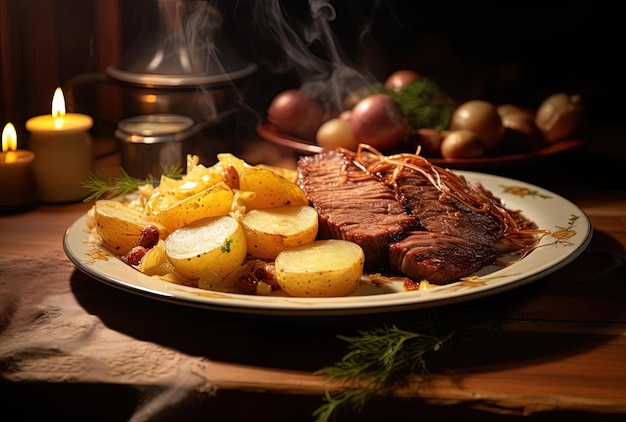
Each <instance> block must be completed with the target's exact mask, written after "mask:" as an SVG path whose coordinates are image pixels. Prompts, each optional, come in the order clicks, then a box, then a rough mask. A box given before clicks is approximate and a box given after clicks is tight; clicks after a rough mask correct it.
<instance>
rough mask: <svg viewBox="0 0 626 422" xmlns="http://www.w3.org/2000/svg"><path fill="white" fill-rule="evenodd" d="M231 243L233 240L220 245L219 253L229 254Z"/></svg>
mask: <svg viewBox="0 0 626 422" xmlns="http://www.w3.org/2000/svg"><path fill="white" fill-rule="evenodd" d="M232 243H233V239H227V240H226V242H224V244H223V245H222V248H221V249H220V251H221V252H222V253H229V252H230V245H231V244H232Z"/></svg>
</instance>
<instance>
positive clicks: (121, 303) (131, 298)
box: [0, 138, 626, 421]
mask: <svg viewBox="0 0 626 422" xmlns="http://www.w3.org/2000/svg"><path fill="white" fill-rule="evenodd" d="M621 140H623V138H622V139H621ZM264 148H265V147H264ZM267 148H268V149H267V151H269V152H267V151H266V152H267V154H270V155H271V156H272V157H273V159H274V161H276V158H278V159H280V160H283V159H285V160H287V161H288V159H289V154H287V156H285V152H284V151H271V148H269V147H267ZM620 148H621V149H620V151H623V147H620ZM252 150H254V151H256V153H257V154H258V151H259V150H258V149H254V148H253V149H252ZM272 154H273V155H272ZM276 154H277V155H276ZM255 157H259V156H258V155H255ZM118 159H119V158H118V157H117V156H115V155H113V156H108V157H106V158H104V159H102V160H100V162H99V165H100V166H102V167H103V168H109V169H112V168H115V166H117V165H118V164H119V161H117V160H118ZM263 159H264V157H263V155H262V154H261V156H260V158H259V160H263ZM598 163H604V164H608V165H607V166H606V167H605V168H604V170H594V169H593V166H595V165H597V164H598ZM624 164H626V161H624V158H623V156H621V157H620V156H615V155H610V154H606V153H605V152H603V150H601V152H600V153H598V151H596V150H595V149H594V148H592V149H591V152H590V151H589V150H587V151H582V152H576V153H574V154H572V155H566V156H564V157H559V158H558V159H554V160H546V161H545V162H542V163H537V164H536V165H533V166H532V167H531V168H526V167H525V168H508V169H503V170H502V171H501V174H503V175H506V176H511V177H515V178H518V179H522V180H525V181H529V182H531V183H535V184H538V185H541V186H543V187H546V188H547V189H551V190H553V191H554V192H556V193H559V194H561V195H562V196H564V197H566V198H567V199H569V200H570V201H572V202H573V203H575V204H576V205H578V206H579V207H580V208H581V209H582V210H583V211H584V212H585V213H586V214H587V215H588V216H589V218H590V220H591V223H592V225H593V230H594V235H593V239H592V241H591V243H590V245H589V246H588V248H587V249H586V250H585V251H584V252H583V253H582V254H581V255H580V256H579V257H578V258H577V259H575V260H574V261H573V262H571V263H570V264H568V265H567V266H566V267H564V268H563V269H561V270H559V271H557V272H555V273H553V274H551V275H549V276H547V277H545V278H543V279H541V280H538V281H536V282H533V283H531V284H529V285H526V286H524V287H520V288H518V289H515V290H513V291H510V292H506V293H502V294H498V295H496V296H493V297H489V298H484V299H479V300H477V301H475V302H473V303H472V304H471V306H472V309H474V310H479V311H481V312H485V313H486V314H489V313H492V314H493V316H494V318H496V317H501V318H503V319H504V321H505V323H504V324H502V328H503V331H501V332H500V331H498V332H497V333H489V332H479V333H477V335H476V338H473V339H471V340H470V341H468V342H467V344H463V345H462V347H460V348H457V349H455V350H453V351H450V352H449V353H447V354H446V353H443V352H442V354H441V356H438V357H437V358H436V359H435V360H434V361H432V362H431V365H432V367H430V368H429V369H430V373H429V374H428V375H426V376H422V375H419V374H416V375H411V376H409V377H407V378H406V379H402V380H401V382H399V383H398V384H397V385H395V386H394V387H393V388H391V389H390V390H389V391H385V393H384V394H383V395H381V396H380V397H377V398H376V399H374V400H372V402H371V403H370V404H369V405H368V407H366V411H365V412H364V413H363V414H358V415H357V414H350V413H348V414H347V415H345V418H342V419H340V420H375V419H380V418H381V417H395V418H396V419H398V420H404V419H408V418H409V415H410V418H411V419H413V420H414V419H417V418H420V417H421V418H424V417H426V418H427V419H426V420H433V419H438V418H441V419H443V418H449V417H468V418H472V417H474V418H481V419H482V420H501V418H502V417H503V415H508V417H509V418H510V419H512V420H515V419H516V418H517V417H520V416H522V415H524V416H526V418H525V420H527V419H531V420H555V419H556V418H557V417H563V418H564V419H565V418H567V420H569V421H571V420H574V421H577V420H593V421H598V420H600V421H601V420H623V418H624V415H626V284H624V283H626V266H624V260H625V259H626V253H625V250H626V190H625V188H624V186H623V184H622V183H623V180H624V177H623V175H624ZM90 206H91V204H88V203H74V204H66V205H40V206H38V207H37V208H35V209H32V210H30V211H27V212H22V213H17V214H11V215H3V216H0V257H1V258H10V259H14V260H16V262H18V261H20V260H24V259H25V258H27V257H29V256H32V255H34V254H37V253H42V252H45V251H49V250H50V249H51V248H52V249H57V250H62V243H61V242H62V238H63V234H64V232H65V230H66V229H67V228H68V227H69V226H70V225H71V224H72V223H73V222H74V221H75V220H76V219H77V218H79V217H80V216H81V215H83V214H84V213H85V212H86V211H87V210H88V209H89V207H90ZM77 273H78V271H77V270H75V271H74V272H71V273H68V274H67V277H68V279H69V278H75V277H78V276H77ZM2 277H3V273H0V279H1V278H2ZM3 281H7V280H3ZM80 281H81V282H82V283H84V284H86V286H87V287H88V288H89V289H90V290H91V291H92V292H95V293H96V294H97V296H98V298H99V300H100V301H101V302H97V301H94V302H89V301H86V302H85V304H84V305H83V307H84V308H86V309H87V310H88V311H89V312H90V313H91V314H93V315H96V316H98V317H99V318H100V319H102V320H103V321H105V323H106V325H107V327H108V328H109V329H111V330H115V331H118V332H121V333H124V334H127V335H130V336H134V337H136V338H140V339H142V340H145V341H149V342H153V343H155V344H159V345H164V346H166V347H168V348H172V349H173V350H177V351H180V352H184V353H187V354H190V355H194V356H203V357H206V358H207V359H208V360H209V363H208V365H207V366H206V371H208V374H209V376H210V379H211V380H212V382H213V383H214V384H215V386H216V388H217V395H216V396H215V397H211V398H208V399H205V400H200V399H198V400H197V401H194V402H192V403H187V404H186V405H185V406H182V407H180V408H177V409H176V411H178V412H179V413H178V414H177V415H176V416H174V415H170V416H171V419H172V420H183V419H184V418H188V419H195V418H196V417H198V416H199V415H219V417H217V419H216V420H270V419H272V420H276V419H278V420H287V419H285V415H289V420H293V421H296V420H312V417H311V412H312V411H313V409H315V408H316V407H317V406H319V405H320V404H321V397H322V395H323V394H324V391H325V390H326V389H328V388H329V386H328V385H327V384H326V382H325V380H324V378H323V377H321V376H319V375H314V374H313V372H314V371H316V370H317V369H320V368H321V367H324V366H327V365H330V364H333V363H334V362H336V361H338V360H339V359H341V357H342V356H343V355H344V354H345V353H347V352H348V350H347V349H346V343H345V342H343V341H341V340H339V339H338V338H337V335H348V336H352V335H356V333H357V331H358V330H359V329H360V328H364V327H371V326H375V325H376V324H381V323H391V322H393V323H398V324H405V323H408V321H410V320H411V317H412V316H411V315H408V313H406V312H405V313H400V314H382V315H372V316H368V317H345V316H344V317H332V318H331V317H324V318H302V319H299V318H284V317H283V318H281V317H262V316H261V317H255V316H246V315H233V314H227V315H224V314H222V313H220V312H213V311H207V310H202V309H195V308H187V307H181V306H178V305H174V304H169V303H164V302H160V301H154V300H151V299H148V298H144V297H139V296H135V295H132V294H129V293H127V292H122V291H120V290H117V289H114V288H112V287H110V286H106V285H104V284H102V283H99V282H97V281H96V280H93V279H90V278H89V277H86V276H84V280H83V279H82V278H81V279H80ZM0 286H1V284H0ZM87 287H85V288H87ZM105 302H106V303H107V304H108V305H110V306H108V307H107V306H104V305H103V304H102V303H105ZM455 306H456V305H453V306H451V307H450V311H451V312H453V311H454V310H455ZM113 310H115V312H117V314H114V313H113ZM120 312H123V313H125V314H126V315H127V316H128V318H121V317H120V315H119V313H120ZM145 313H148V314H149V315H151V321H149V322H146V321H143V322H142V323H139V322H137V321H136V319H137V318H139V317H138V315H140V314H145ZM409 327H410V325H409ZM0 334H1V331H0ZM0 341H2V337H1V336H0ZM4 363H5V364H6V362H4ZM0 369H2V368H0ZM4 369H5V368H4ZM96 384H97V383H91V382H85V383H84V385H81V384H80V383H76V382H71V383H67V384H64V383H62V382H61V383H59V382H50V383H46V382H45V380H44V381H42V382H38V383H35V384H28V385H25V383H19V382H7V383H2V388H1V390H0V392H2V395H1V397H3V398H4V399H0V402H2V401H4V402H5V404H6V403H18V402H23V400H24V399H25V396H26V395H28V396H29V397H33V396H35V397H38V398H39V399H40V400H41V402H40V403H42V406H43V408H46V412H47V414H53V415H54V414H56V415H60V416H64V417H68V418H69V419H72V418H73V416H76V415H84V414H86V413H88V412H90V411H91V412H96V411H98V412H101V413H100V414H101V415H105V416H103V419H110V420H120V418H121V419H125V417H124V416H120V415H128V413H129V412H130V411H129V410H128V409H129V408H132V406H133V405H132V404H129V402H132V400H133V394H132V392H131V393H129V392H128V391H126V390H125V389H124V388H123V387H121V386H119V385H117V386H116V385H115V384H117V383H115V382H113V383H110V384H106V383H104V385H103V384H100V385H96ZM119 384H120V385H122V384H124V382H123V380H120V382H119ZM116 387H119V388H116ZM87 395H89V397H90V400H89V405H87V404H85V402H83V401H81V398H83V399H84V398H85V396H87ZM100 395H102V397H103V399H102V401H101V402H99V401H97V400H96V399H95V398H94V396H95V397H98V396H100ZM105 396H106V400H105V399H104V397H105ZM68 397H69V398H68ZM129 397H130V398H129ZM172 412H174V410H172ZM131 413H132V412H131ZM163 419H167V418H166V417H164V418H163ZM469 420H473V419H469ZM558 420H560V419H558Z"/></svg>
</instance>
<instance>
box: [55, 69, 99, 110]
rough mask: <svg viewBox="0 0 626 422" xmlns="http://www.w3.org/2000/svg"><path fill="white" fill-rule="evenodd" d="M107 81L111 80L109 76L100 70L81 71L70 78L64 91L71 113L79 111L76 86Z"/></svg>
mask: <svg viewBox="0 0 626 422" xmlns="http://www.w3.org/2000/svg"><path fill="white" fill-rule="evenodd" d="M106 82H109V78H108V76H106V75H105V74H104V73H100V72H88V73H81V74H79V75H76V76H73V77H71V78H70V79H68V80H67V82H66V83H65V85H64V87H63V92H64V93H65V104H66V106H67V109H68V111H69V112H70V113H72V112H76V111H77V107H76V101H75V99H74V91H75V89H76V88H78V87H81V86H84V85H89V84H97V83H106Z"/></svg>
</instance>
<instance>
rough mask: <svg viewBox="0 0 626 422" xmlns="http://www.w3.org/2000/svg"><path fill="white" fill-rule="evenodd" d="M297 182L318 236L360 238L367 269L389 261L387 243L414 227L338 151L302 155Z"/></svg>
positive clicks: (384, 190)
mask: <svg viewBox="0 0 626 422" xmlns="http://www.w3.org/2000/svg"><path fill="white" fill-rule="evenodd" d="M298 185H299V186H300V187H301V188H302V190H303V191H304V192H305V194H306V195H307V197H308V198H309V201H310V203H311V205H312V206H313V207H314V208H315V209H316V210H317V212H318V214H319V219H320V232H319V237H320V238H335V239H344V240H349V241H352V242H355V243H357V244H359V245H360V246H361V247H362V248H363V251H364V253H365V266H366V268H367V269H369V270H380V269H382V268H386V267H388V259H389V257H388V250H389V245H390V244H392V243H394V242H396V241H398V240H400V239H401V238H403V237H404V236H405V233H406V232H408V231H410V230H415V229H417V227H418V226H417V223H416V221H415V219H414V218H413V217H411V216H410V215H409V214H408V213H407V212H406V211H405V209H404V207H403V205H402V204H401V202H400V201H399V200H398V199H396V197H395V195H394V194H393V192H392V191H391V190H390V189H389V188H388V187H387V186H386V185H385V184H384V183H383V182H381V181H379V180H377V179H376V178H374V177H372V176H371V175H369V174H368V173H366V172H364V171H363V170H362V169H360V168H359V167H357V166H356V165H355V164H354V163H353V162H352V160H351V159H350V158H349V157H348V156H346V155H345V154H343V153H341V152H338V151H328V152H324V153H322V154H317V155H312V156H305V157H301V158H300V159H299V160H298Z"/></svg>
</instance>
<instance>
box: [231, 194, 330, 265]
mask: <svg viewBox="0 0 626 422" xmlns="http://www.w3.org/2000/svg"><path fill="white" fill-rule="evenodd" d="M241 225H242V226H243V231H244V233H245V235H246V242H247V245H248V253H249V254H250V255H252V256H254V257H255V258H260V259H268V260H274V259H276V256H278V254H279V253H280V252H282V251H283V250H284V249H285V248H287V247H289V246H296V245H301V244H303V243H308V242H312V241H314V240H315V238H316V237H317V229H318V226H319V222H318V216H317V211H315V209H314V208H313V207H310V206H308V205H286V206H282V207H275V208H266V209H257V210H252V211H249V212H247V213H246V214H245V215H244V216H243V218H242V220H241Z"/></svg>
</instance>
